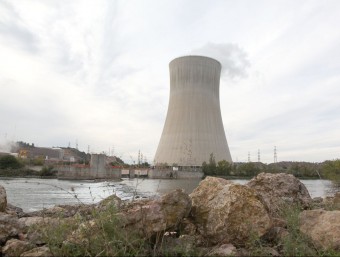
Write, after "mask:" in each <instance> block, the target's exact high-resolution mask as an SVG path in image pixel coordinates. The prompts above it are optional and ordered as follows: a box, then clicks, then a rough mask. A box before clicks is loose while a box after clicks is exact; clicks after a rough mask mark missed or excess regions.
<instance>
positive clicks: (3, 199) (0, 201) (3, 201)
mask: <svg viewBox="0 0 340 257" xmlns="http://www.w3.org/2000/svg"><path fill="white" fill-rule="evenodd" d="M6 206H7V194H6V190H5V188H4V187H3V186H0V212H4V211H5V210H6Z"/></svg>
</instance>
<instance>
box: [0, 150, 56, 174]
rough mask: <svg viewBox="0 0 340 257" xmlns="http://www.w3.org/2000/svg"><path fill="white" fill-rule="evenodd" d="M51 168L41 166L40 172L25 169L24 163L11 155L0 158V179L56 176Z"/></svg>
mask: <svg viewBox="0 0 340 257" xmlns="http://www.w3.org/2000/svg"><path fill="white" fill-rule="evenodd" d="M56 175H57V171H56V170H55V169H54V167H53V166H43V167H42V169H41V170H40V171H36V170H32V169H29V168H26V166H25V163H24V162H23V161H22V160H21V159H18V158H16V157H15V156H12V155H4V156H1V157H0V177H23V176H24V177H30V176H34V177H46V176H56Z"/></svg>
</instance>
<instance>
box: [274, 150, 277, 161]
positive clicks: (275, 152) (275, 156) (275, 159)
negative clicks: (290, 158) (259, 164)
mask: <svg viewBox="0 0 340 257" xmlns="http://www.w3.org/2000/svg"><path fill="white" fill-rule="evenodd" d="M274 163H277V151H276V146H274Z"/></svg>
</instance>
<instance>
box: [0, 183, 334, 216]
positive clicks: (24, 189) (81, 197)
mask: <svg viewBox="0 0 340 257" xmlns="http://www.w3.org/2000/svg"><path fill="white" fill-rule="evenodd" d="M233 181H234V182H236V183H240V184H245V183H246V182H247V181H248V180H246V179H238V180H233ZM199 182H200V179H183V180H164V179H163V180H161V179H137V178H135V179H123V180H122V181H104V182H94V181H75V180H57V179H38V178H0V185H2V186H4V187H5V189H6V192H7V202H8V203H10V204H12V205H15V206H18V207H20V208H22V209H23V210H24V211H26V212H29V211H36V210H41V209H43V208H50V207H53V206H54V205H57V204H76V203H85V204H90V203H96V202H99V201H100V200H102V199H104V198H106V197H108V196H110V195H112V194H116V195H117V196H118V197H120V198H121V199H123V200H127V199H133V198H143V197H148V198H151V197H158V196H160V195H162V194H164V193H167V192H169V191H171V190H174V189H176V188H182V189H184V190H185V191H186V192H187V193H191V192H192V191H193V189H194V188H196V187H197V185H198V183H199ZM301 182H302V183H304V184H305V185H306V187H307V189H308V191H309V193H310V195H311V197H318V196H321V197H323V196H327V195H330V194H331V182H330V181H328V180H301Z"/></svg>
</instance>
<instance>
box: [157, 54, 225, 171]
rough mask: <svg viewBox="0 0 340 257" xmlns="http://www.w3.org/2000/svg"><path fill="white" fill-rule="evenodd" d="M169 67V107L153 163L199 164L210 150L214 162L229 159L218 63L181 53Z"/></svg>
mask: <svg viewBox="0 0 340 257" xmlns="http://www.w3.org/2000/svg"><path fill="white" fill-rule="evenodd" d="M169 67H170V100H169V107H168V113H167V116H166V121H165V124H164V128H163V133H162V136H161V139H160V142H159V145H158V148H157V151H156V155H155V164H156V165H157V164H160V163H167V164H168V165H173V164H177V165H179V166H201V165H202V163H203V162H204V161H206V162H207V161H208V160H209V157H210V154H211V153H213V155H214V157H215V159H216V161H220V160H226V161H228V162H232V160H231V155H230V152H229V148H228V143H227V139H226V136H225V133H224V128H223V123H222V116H221V109H220V99H219V87H220V75H221V64H220V63H219V62H218V61H216V60H214V59H212V58H209V57H203V56H184V57H179V58H176V59H174V60H173V61H171V62H170V65H169Z"/></svg>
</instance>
